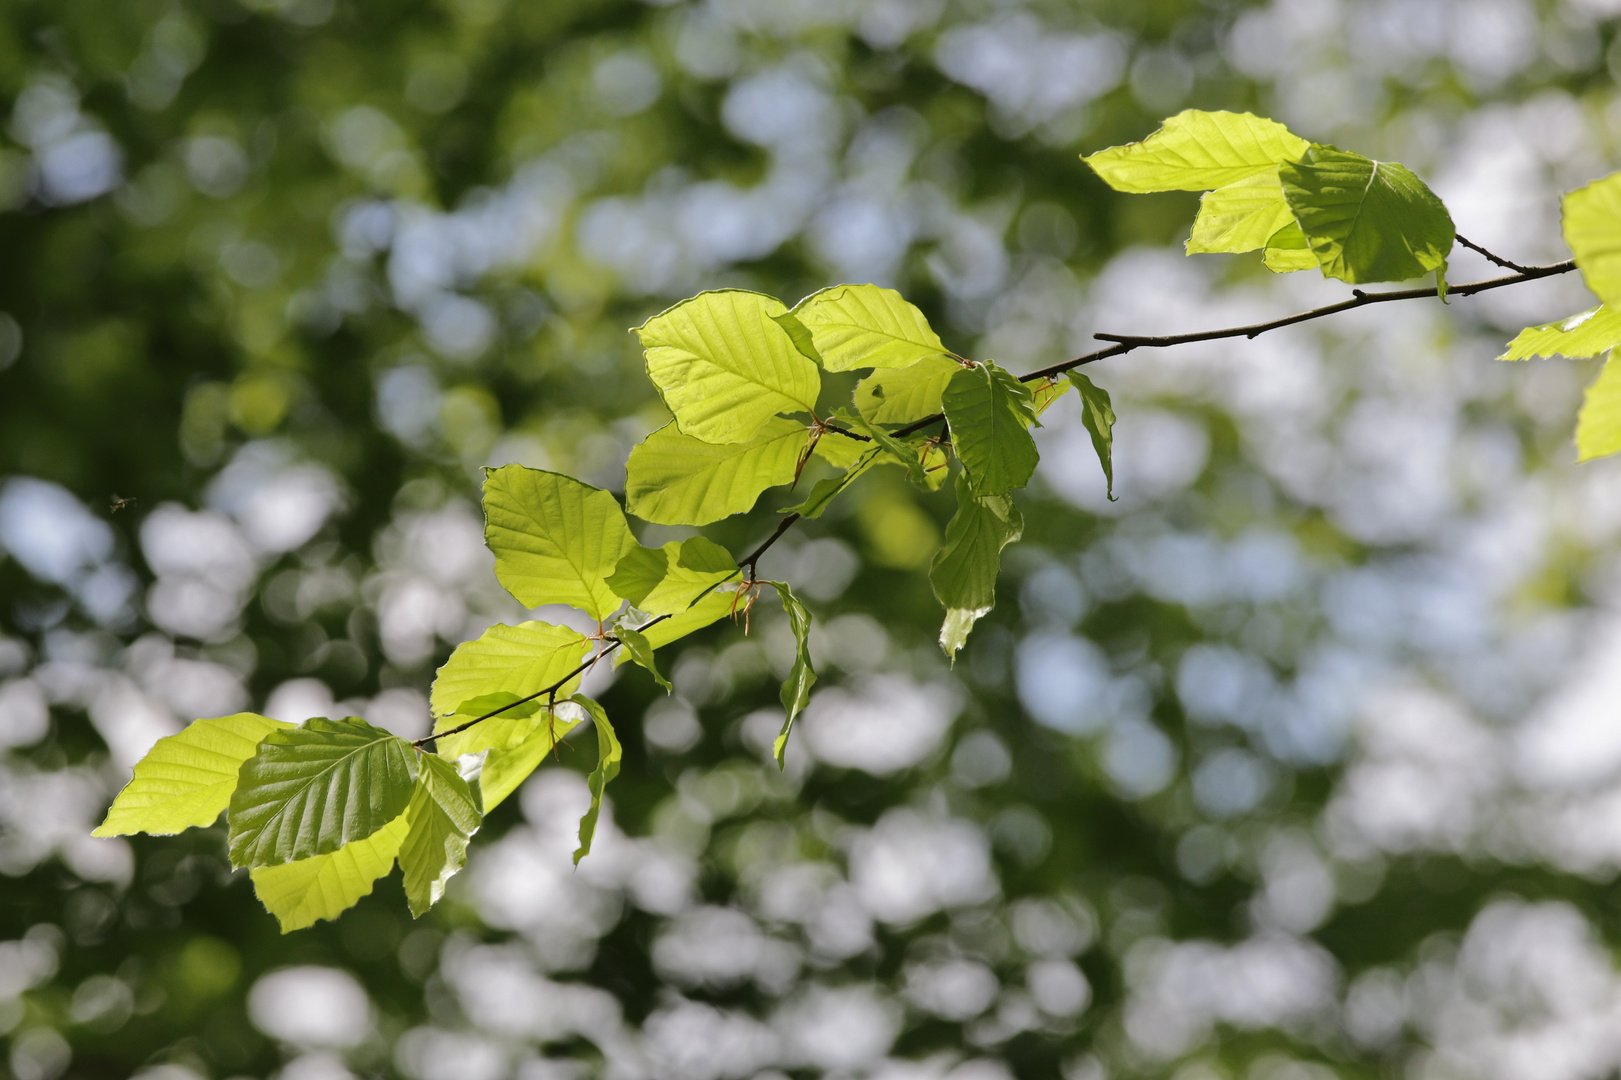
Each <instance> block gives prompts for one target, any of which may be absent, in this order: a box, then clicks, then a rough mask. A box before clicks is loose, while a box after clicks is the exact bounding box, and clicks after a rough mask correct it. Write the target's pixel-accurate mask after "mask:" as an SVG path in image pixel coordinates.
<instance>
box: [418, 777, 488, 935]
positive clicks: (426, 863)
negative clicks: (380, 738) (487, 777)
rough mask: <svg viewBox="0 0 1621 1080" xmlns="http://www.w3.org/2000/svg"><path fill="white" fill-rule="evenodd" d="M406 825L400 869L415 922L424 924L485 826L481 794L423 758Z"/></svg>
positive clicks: (460, 779)
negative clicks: (422, 920) (473, 838)
mask: <svg viewBox="0 0 1621 1080" xmlns="http://www.w3.org/2000/svg"><path fill="white" fill-rule="evenodd" d="M405 819H406V822H407V824H408V826H409V831H408V832H407V833H406V834H405V842H404V843H403V844H401V845H400V852H399V858H400V869H401V870H403V871H404V872H405V899H406V902H407V903H409V904H410V906H411V916H412V917H413V918H421V917H422V915H423V913H424V912H426V911H427V910H428V909H429V908H431V907H433V905H435V904H437V903H438V902H439V898H440V897H442V896H444V894H445V883H446V882H448V881H449V880H450V879H451V878H452V877H454V876H455V875H456V873H457V872H458V871H460V870H461V869H462V867H464V866H466V865H467V841H468V838H469V837H471V836H472V835H473V834H474V833H476V832H478V827H479V826H480V825H482V824H483V823H484V807H483V805H482V804H481V803H480V801H479V793H478V789H477V788H475V787H473V786H472V785H470V784H468V782H467V781H466V780H463V779H462V777H461V774H460V773H458V772H457V771H456V766H455V765H454V764H453V763H452V762H449V761H446V760H445V759H444V758H442V757H440V756H439V755H438V754H423V755H422V760H421V762H420V763H419V767H418V770H417V786H416V791H415V793H414V794H412V796H411V804H410V806H409V807H408V808H407V809H406V811H405Z"/></svg>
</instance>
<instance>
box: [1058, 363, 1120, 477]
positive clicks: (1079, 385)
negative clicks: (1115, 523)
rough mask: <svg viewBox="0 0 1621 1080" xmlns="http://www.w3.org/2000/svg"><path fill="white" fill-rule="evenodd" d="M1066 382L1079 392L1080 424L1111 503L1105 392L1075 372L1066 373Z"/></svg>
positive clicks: (1110, 423)
mask: <svg viewBox="0 0 1621 1080" xmlns="http://www.w3.org/2000/svg"><path fill="white" fill-rule="evenodd" d="M1064 374H1066V375H1067V376H1069V381H1070V382H1072V383H1074V384H1075V389H1077V390H1079V391H1080V392H1081V422H1082V423H1083V424H1085V425H1086V433H1087V434H1088V435H1090V436H1092V449H1093V450H1096V451H1097V455H1098V464H1100V465H1102V466H1103V479H1104V480H1105V481H1106V482H1107V483H1108V485H1109V488H1108V494H1109V500H1110V501H1111V502H1112V501H1114V405H1113V404H1111V403H1110V401H1109V392H1108V391H1107V390H1104V389H1103V388H1102V387H1099V386H1094V385H1093V383H1092V380H1091V379H1089V378H1087V377H1086V376H1085V375H1082V374H1081V373H1080V372H1079V371H1067V372H1065V373H1064Z"/></svg>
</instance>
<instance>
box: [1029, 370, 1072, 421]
mask: <svg viewBox="0 0 1621 1080" xmlns="http://www.w3.org/2000/svg"><path fill="white" fill-rule="evenodd" d="M1069 386H1070V384H1069V382H1068V381H1067V380H1065V379H1046V380H1043V381H1042V382H1040V383H1037V384H1036V385H1035V386H1034V387H1033V388H1031V390H1030V403H1031V406H1032V407H1033V408H1034V409H1035V413H1036V416H1037V417H1040V416H1041V414H1042V413H1044V412H1046V411H1047V410H1048V409H1050V408H1052V405H1053V402H1055V401H1057V400H1058V399H1059V398H1061V397H1063V396H1064V394H1065V392H1066V391H1068V390H1069Z"/></svg>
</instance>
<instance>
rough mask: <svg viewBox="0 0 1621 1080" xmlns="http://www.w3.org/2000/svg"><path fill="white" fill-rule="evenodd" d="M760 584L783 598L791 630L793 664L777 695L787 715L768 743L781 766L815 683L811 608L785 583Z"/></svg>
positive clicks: (783, 607) (770, 582)
mask: <svg viewBox="0 0 1621 1080" xmlns="http://www.w3.org/2000/svg"><path fill="white" fill-rule="evenodd" d="M761 584H765V585H770V586H771V587H772V588H773V589H776V590H777V597H778V599H780V600H781V601H782V610H783V611H785V612H787V614H788V625H789V627H791V628H792V629H793V632H794V663H793V667H792V668H790V669H789V671H788V678H786V679H784V680H783V683H782V692H781V694H780V695H779V698H780V699H781V701H782V707H783V709H784V710H785V711H786V712H787V714H788V715H787V717H786V719H784V720H783V722H782V731H781V732H779V733H778V735H777V738H776V741H775V742H773V743H772V744H771V752H772V753H773V754H775V755H776V758H777V768H779V769H780V768H783V766H784V763H785V760H786V759H785V757H784V755H785V754H786V753H787V752H788V733H789V732H791V731H792V730H793V727H794V720H796V719H797V718H798V717H799V714H800V712H801V711H803V710H804V708H805V706H806V705H807V704H809V702H810V692H811V686H812V685H814V684H815V682H816V669H815V668H814V667H812V666H811V658H810V624H811V616H810V611H809V610H808V609H807V608H806V607H805V605H804V604H803V603H801V602H800V599H799V597H797V596H795V595H794V591H793V590H792V589H790V588H789V587H788V585H787V584H786V583H785V582H781V581H767V582H762V583H761Z"/></svg>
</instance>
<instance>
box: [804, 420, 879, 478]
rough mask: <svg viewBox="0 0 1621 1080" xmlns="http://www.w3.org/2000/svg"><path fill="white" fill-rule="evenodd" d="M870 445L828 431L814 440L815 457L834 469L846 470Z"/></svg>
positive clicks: (830, 430) (866, 442)
mask: <svg viewBox="0 0 1621 1080" xmlns="http://www.w3.org/2000/svg"><path fill="white" fill-rule="evenodd" d="M871 445H872V443H871V442H870V441H868V440H866V439H856V438H851V437H850V436H849V435H840V434H838V433H837V432H836V431H835V430H832V429H829V430H828V431H827V432H825V433H824V434H823V435H822V437H821V438H820V439H817V440H816V451H815V452H816V456H817V457H819V458H821V459H822V460H823V461H825V462H827V463H828V464H829V465H832V466H833V467H834V468H836V469H848V468H850V467H851V466H852V465H854V464H855V463H856V461H857V460H858V459H859V458H860V457H861V455H862V454H864V453H866V451H867V449H868V448H869V447H870V446H871Z"/></svg>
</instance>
